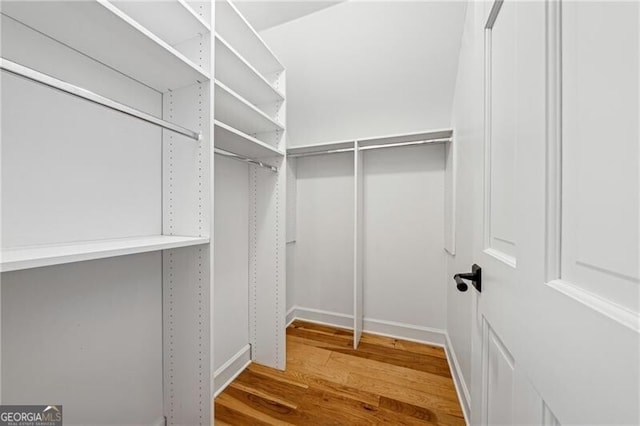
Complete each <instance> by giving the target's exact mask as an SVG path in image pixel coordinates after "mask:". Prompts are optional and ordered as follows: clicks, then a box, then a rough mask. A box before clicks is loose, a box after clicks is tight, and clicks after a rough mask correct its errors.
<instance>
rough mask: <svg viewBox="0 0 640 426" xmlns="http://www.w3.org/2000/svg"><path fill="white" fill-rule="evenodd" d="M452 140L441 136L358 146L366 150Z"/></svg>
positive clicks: (361, 149)
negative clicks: (421, 139) (422, 139)
mask: <svg viewBox="0 0 640 426" xmlns="http://www.w3.org/2000/svg"><path fill="white" fill-rule="evenodd" d="M444 142H451V138H440V139H429V140H424V141H411V142H399V143H388V144H380V145H369V146H363V147H361V148H358V149H359V150H360V151H366V150H368V149H380V148H396V147H400V146H410V145H423V144H427V143H444Z"/></svg>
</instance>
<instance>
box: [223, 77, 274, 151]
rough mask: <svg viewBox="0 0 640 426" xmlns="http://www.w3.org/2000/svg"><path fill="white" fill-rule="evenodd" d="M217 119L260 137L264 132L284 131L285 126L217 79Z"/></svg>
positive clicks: (257, 137)
mask: <svg viewBox="0 0 640 426" xmlns="http://www.w3.org/2000/svg"><path fill="white" fill-rule="evenodd" d="M215 110H216V119H218V121H221V122H223V123H226V124H227V125H229V126H232V127H234V128H236V129H238V130H240V131H241V132H243V133H246V134H249V135H252V136H253V137H255V138H256V139H260V138H262V137H263V136H262V135H261V134H263V133H275V132H282V131H284V126H283V125H282V124H280V123H278V122H277V121H275V120H274V119H272V118H271V117H269V116H268V115H267V114H265V113H264V112H262V111H261V110H259V109H258V108H257V107H256V106H255V105H253V104H251V103H250V102H248V101H247V100H245V99H244V98H242V96H240V95H239V94H237V93H236V92H234V91H233V90H231V89H230V88H228V87H227V86H226V85H225V84H223V83H222V82H220V81H218V80H216V81H215Z"/></svg>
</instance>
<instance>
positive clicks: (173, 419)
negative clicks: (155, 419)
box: [162, 245, 213, 426]
mask: <svg viewBox="0 0 640 426" xmlns="http://www.w3.org/2000/svg"><path fill="white" fill-rule="evenodd" d="M209 256H210V246H209V245H206V246H200V247H188V248H183V249H177V250H168V251H165V252H164V253H163V257H162V264H163V279H162V297H163V334H164V335H163V354H164V410H165V416H166V417H167V424H168V425H198V426H204V425H209V424H211V418H212V410H213V408H212V403H211V398H212V389H211V381H212V376H213V371H212V370H211V359H210V357H211V356H212V352H211V351H210V339H211V330H210V324H211V305H210V297H209V294H210V293H209V292H210V291H211V290H210V281H211V276H210V271H211V269H210V268H209V261H208V259H209Z"/></svg>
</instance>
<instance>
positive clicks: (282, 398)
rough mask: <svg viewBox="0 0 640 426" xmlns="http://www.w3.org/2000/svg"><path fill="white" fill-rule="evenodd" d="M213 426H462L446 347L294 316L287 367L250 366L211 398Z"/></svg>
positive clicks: (289, 332) (289, 333)
mask: <svg viewBox="0 0 640 426" xmlns="http://www.w3.org/2000/svg"><path fill="white" fill-rule="evenodd" d="M215 417H216V425H227V424H229V425H276V424H277V425H281V424H294V425H371V424H381V423H386V424H394V425H414V424H438V425H464V424H465V422H464V419H463V415H462V410H461V408H460V403H459V402H458V397H457V395H456V390H455V388H454V385H453V380H452V379H451V373H450V370H449V365H448V363H447V359H446V357H445V353H444V350H443V349H442V348H439V347H435V346H427V345H421V344H418V343H413V342H407V341H403V340H397V339H393V338H387V337H380V336H375V335H370V334H364V335H363V336H362V340H361V342H360V346H359V348H358V350H353V334H352V332H351V331H349V330H342V329H337V328H333V327H327V326H323V325H317V324H311V323H307V322H302V321H295V322H294V323H293V324H292V325H291V326H289V328H288V329H287V370H286V371H285V372H281V371H278V370H274V369H271V368H267V367H263V366H260V365H257V364H252V365H250V366H249V368H247V369H246V370H245V371H244V372H242V374H240V376H238V378H237V379H236V380H234V381H233V383H231V385H230V386H229V387H228V388H227V389H225V391H224V392H223V393H222V394H220V395H219V396H218V398H216V400H215Z"/></svg>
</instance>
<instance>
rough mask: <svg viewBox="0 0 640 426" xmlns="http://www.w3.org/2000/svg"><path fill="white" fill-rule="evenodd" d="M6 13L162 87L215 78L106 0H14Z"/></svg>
mask: <svg viewBox="0 0 640 426" xmlns="http://www.w3.org/2000/svg"><path fill="white" fill-rule="evenodd" d="M2 13H3V14H5V15H7V16H9V17H11V18H13V19H15V20H17V21H19V22H22V23H23V24H25V25H27V26H29V27H31V28H34V29H35V30H37V31H40V32H42V33H43V34H46V35H48V36H49V37H51V38H53V39H56V40H58V41H60V42H62V43H64V44H66V45H68V46H70V47H72V48H73V49H76V50H78V51H79V52H82V53H84V54H85V55H87V56H89V57H91V58H94V59H95V60H97V61H100V62H102V63H104V64H106V65H108V66H110V67H112V68H114V69H116V70H118V71H120V72H122V73H123V74H126V75H128V76H129V77H131V78H133V79H135V80H138V81H140V82H142V83H144V84H146V85H148V86H150V87H152V88H154V89H156V90H158V91H160V92H166V91H167V90H169V89H177V88H180V87H185V86H188V85H191V84H194V83H196V82H198V81H207V80H209V79H210V77H209V75H208V74H207V73H206V72H205V71H204V70H202V69H201V68H200V67H198V66H197V65H195V64H194V63H193V62H191V61H190V60H189V59H187V58H186V57H185V56H184V55H182V54H181V53H180V52H178V51H177V50H175V49H174V48H173V47H171V46H170V45H169V44H167V43H166V42H165V41H163V40H161V39H160V38H159V37H158V36H156V35H155V34H153V33H152V32H151V31H149V30H147V29H146V28H145V27H143V26H142V25H140V24H139V23H138V22H136V21H135V20H133V19H132V18H131V17H129V16H128V15H127V14H125V13H124V12H123V11H122V10H120V9H119V8H117V7H116V6H114V5H112V4H111V3H109V2H108V1H106V0H92V1H40V2H28V1H23V2H21V1H11V2H4V3H3V4H2Z"/></svg>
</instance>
